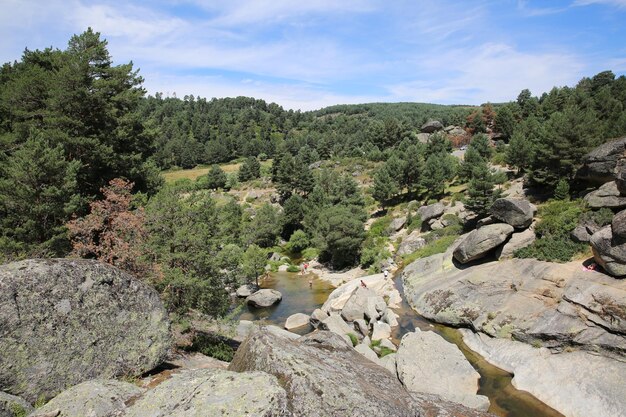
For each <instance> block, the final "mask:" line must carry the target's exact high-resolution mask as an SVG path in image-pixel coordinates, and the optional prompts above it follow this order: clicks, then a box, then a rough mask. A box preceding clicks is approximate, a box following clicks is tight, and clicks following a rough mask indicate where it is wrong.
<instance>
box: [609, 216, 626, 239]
mask: <svg viewBox="0 0 626 417" xmlns="http://www.w3.org/2000/svg"><path fill="white" fill-rule="evenodd" d="M611 232H612V233H613V235H614V236H617V237H620V238H626V210H622V211H620V212H619V213H617V214H616V215H615V216H613V220H612V221H611Z"/></svg>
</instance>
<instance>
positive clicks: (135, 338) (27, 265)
mask: <svg viewBox="0 0 626 417" xmlns="http://www.w3.org/2000/svg"><path fill="white" fill-rule="evenodd" d="M169 327H170V323H169V320H168V315H167V312H166V311H165V308H164V307H163V304H162V303H161V300H160V299H159V295H158V294H157V292H156V291H154V290H153V289H152V288H150V287H149V286H147V285H146V284H144V283H143V282H141V281H139V280H136V279H134V278H133V277H131V276H130V275H129V274H127V273H125V272H123V271H121V270H119V269H117V268H114V267H112V266H110V265H106V264H102V263H99V262H96V261H91V260H84V259H80V260H72V259H45V260H44V259H37V260H26V261H21V262H14V263H10V264H6V265H2V266H0V335H2V337H0V390H4V391H7V392H10V393H12V394H15V395H19V396H21V397H23V398H24V399H26V400H27V401H29V402H31V403H34V402H35V401H36V400H37V399H38V398H39V397H41V396H43V397H45V398H52V397H54V396H55V395H56V394H58V393H59V392H61V391H62V390H64V389H65V388H66V387H68V386H72V385H76V384H79V383H81V382H83V381H85V380H89V379H94V378H111V377H115V376H119V375H139V374H142V373H144V372H146V371H149V370H151V369H153V368H154V367H156V366H157V365H158V364H160V363H161V362H163V360H164V359H165V356H166V354H167V351H168V349H169V347H170V331H169V330H170V329H169Z"/></svg>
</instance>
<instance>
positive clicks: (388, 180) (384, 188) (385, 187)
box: [372, 166, 399, 209]
mask: <svg viewBox="0 0 626 417" xmlns="http://www.w3.org/2000/svg"><path fill="white" fill-rule="evenodd" d="M398 192H399V190H398V184H397V183H396V182H395V181H394V179H393V178H392V177H391V175H389V171H388V170H387V168H386V167H384V166H383V167H381V168H380V169H379V170H378V171H376V174H374V186H373V188H372V197H374V200H376V201H378V202H379V203H380V205H381V207H382V208H383V209H384V208H385V205H386V203H387V201H389V200H390V199H391V198H392V197H393V196H394V195H396V194H398Z"/></svg>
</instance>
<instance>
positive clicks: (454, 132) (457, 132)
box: [447, 126, 466, 136]
mask: <svg viewBox="0 0 626 417" xmlns="http://www.w3.org/2000/svg"><path fill="white" fill-rule="evenodd" d="M447 133H448V135H450V136H465V134H466V132H465V129H463V128H461V127H459V126H454V128H453V129H452V130H450V131H448V132H447Z"/></svg>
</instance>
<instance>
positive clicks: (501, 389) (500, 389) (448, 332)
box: [239, 272, 564, 417]
mask: <svg viewBox="0 0 626 417" xmlns="http://www.w3.org/2000/svg"><path fill="white" fill-rule="evenodd" d="M399 276H400V273H399V272H398V273H397V274H396V278H395V283H396V286H397V288H398V290H399V291H400V293H401V294H402V305H401V307H400V308H399V309H394V310H395V311H396V313H398V314H399V315H400V317H399V318H398V323H399V325H398V327H397V328H395V329H394V332H393V334H392V338H393V341H394V342H395V343H396V344H397V343H399V341H400V339H401V338H402V336H403V335H404V334H406V333H409V332H413V331H415V329H416V328H419V329H420V330H422V331H434V332H435V333H437V334H439V335H441V336H442V337H443V338H444V339H446V340H447V341H448V342H450V343H454V344H455V345H457V346H458V347H459V349H461V352H463V354H464V355H465V357H466V358H467V360H468V361H469V362H470V363H471V364H472V366H473V367H474V368H475V369H476V371H477V372H478V373H479V374H480V376H481V377H480V380H479V386H480V388H479V390H478V393H479V394H481V395H485V396H487V397H488V398H489V400H490V402H491V407H490V408H489V411H490V412H492V413H494V414H496V415H498V416H501V417H564V416H563V415H562V414H560V413H558V412H557V411H555V410H553V409H551V408H550V407H548V406H547V405H545V404H543V403H542V402H540V401H539V400H537V399H536V398H535V397H533V396H532V395H530V394H529V393H527V392H525V391H519V390H517V389H515V387H513V385H512V384H511V380H512V379H513V377H512V375H511V374H509V373H508V372H505V371H503V370H502V369H499V368H497V367H495V366H493V365H491V364H489V363H488V362H487V361H485V360H484V359H483V358H482V357H481V356H479V355H477V354H476V353H474V352H473V351H471V350H470V349H469V348H468V347H467V346H466V345H465V343H463V338H462V336H461V334H460V332H459V331H458V330H456V329H453V328H451V327H446V326H443V325H440V324H434V323H431V322H429V321H428V320H426V319H425V318H423V317H421V316H419V315H418V314H417V313H415V311H413V309H412V308H411V307H410V306H409V304H408V303H407V302H406V300H405V299H404V291H403V288H402V280H401V279H400V278H399ZM310 279H312V281H313V283H312V287H309V280H310ZM261 287H262V288H271V289H275V290H278V291H280V292H281V294H283V299H282V301H281V302H280V303H278V304H277V305H274V306H272V307H270V308H263V309H257V308H254V307H250V306H244V309H243V311H242V313H241V315H240V316H239V319H240V320H252V321H262V322H267V323H271V324H276V325H278V326H280V327H282V326H283V325H284V324H285V320H286V319H287V317H289V316H290V315H292V314H295V313H305V314H311V313H312V312H313V310H315V309H316V308H319V307H321V306H322V304H324V301H326V299H327V298H328V295H329V294H330V293H331V292H332V291H333V290H334V288H333V287H332V286H331V285H330V284H328V283H327V282H325V281H322V280H319V279H317V277H315V276H314V275H312V274H309V275H305V276H302V275H300V274H297V273H289V272H277V273H273V274H270V277H269V278H267V279H265V280H264V281H263V282H261ZM295 330H296V332H297V333H299V334H306V333H308V332H310V331H311V330H312V328H309V327H307V326H303V327H302V328H299V329H295Z"/></svg>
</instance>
